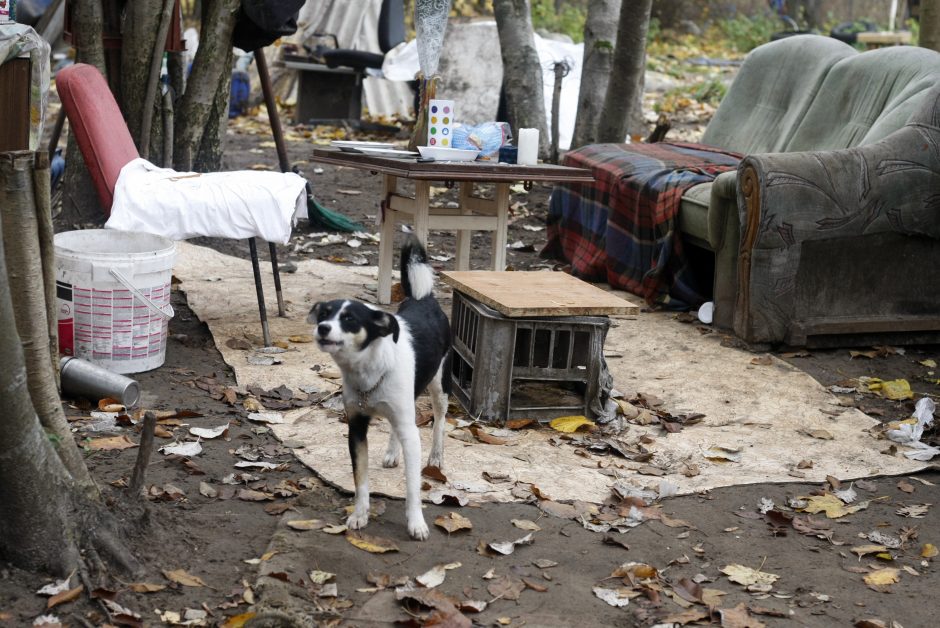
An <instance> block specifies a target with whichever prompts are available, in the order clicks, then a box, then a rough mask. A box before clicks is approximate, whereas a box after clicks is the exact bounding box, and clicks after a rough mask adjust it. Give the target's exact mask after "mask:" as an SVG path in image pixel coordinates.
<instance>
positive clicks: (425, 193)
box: [415, 180, 431, 248]
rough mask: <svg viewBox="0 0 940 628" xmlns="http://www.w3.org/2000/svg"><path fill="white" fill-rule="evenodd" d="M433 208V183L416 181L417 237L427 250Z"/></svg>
mask: <svg viewBox="0 0 940 628" xmlns="http://www.w3.org/2000/svg"><path fill="white" fill-rule="evenodd" d="M430 208H431V182H430V181H421V180H418V181H415V235H416V236H417V237H418V240H419V241H420V242H421V245H422V246H423V247H425V248H427V246H428V222H429V218H428V216H429V214H430Z"/></svg>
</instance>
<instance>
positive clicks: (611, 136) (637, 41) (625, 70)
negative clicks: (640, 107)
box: [597, 0, 653, 143]
mask: <svg viewBox="0 0 940 628" xmlns="http://www.w3.org/2000/svg"><path fill="white" fill-rule="evenodd" d="M652 5H653V0H637V2H623V3H622V5H621V7H620V20H619V23H618V27H617V45H616V47H615V49H614V59H613V66H612V67H611V72H610V83H609V84H608V86H607V96H606V97H605V98H604V108H603V110H602V113H601V119H600V122H599V123H598V127H597V141H599V142H618V143H619V142H623V141H624V139H625V138H626V136H627V126H628V121H629V120H630V119H631V116H633V115H635V113H636V109H637V104H638V102H641V100H640V99H641V98H642V94H643V82H644V72H645V69H646V68H645V65H646V32H647V29H648V27H649V21H650V10H651V8H652Z"/></svg>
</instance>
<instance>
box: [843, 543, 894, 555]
mask: <svg viewBox="0 0 940 628" xmlns="http://www.w3.org/2000/svg"><path fill="white" fill-rule="evenodd" d="M851 551H852V553H853V554H858V557H859V558H861V557H862V556H864V555H865V554H874V553H876V552H886V551H888V548H887V547H885V546H884V545H858V546H856V547H853V548H852V550H851Z"/></svg>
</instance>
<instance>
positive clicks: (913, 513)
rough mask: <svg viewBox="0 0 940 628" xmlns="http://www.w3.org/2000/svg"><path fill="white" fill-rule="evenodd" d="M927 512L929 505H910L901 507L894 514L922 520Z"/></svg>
mask: <svg viewBox="0 0 940 628" xmlns="http://www.w3.org/2000/svg"><path fill="white" fill-rule="evenodd" d="M929 511H930V504H911V505H910V506H903V507H901V508H898V509H897V510H895V511H894V512H895V513H897V514H899V515H901V516H902V517H911V518H914V519H922V518H923V517H926V516H927V513H928V512H929Z"/></svg>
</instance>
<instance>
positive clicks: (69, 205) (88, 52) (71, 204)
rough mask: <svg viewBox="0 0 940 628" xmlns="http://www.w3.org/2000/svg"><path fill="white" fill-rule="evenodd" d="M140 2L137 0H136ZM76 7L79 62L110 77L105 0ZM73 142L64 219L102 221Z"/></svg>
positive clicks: (82, 0) (78, 0)
mask: <svg viewBox="0 0 940 628" xmlns="http://www.w3.org/2000/svg"><path fill="white" fill-rule="evenodd" d="M134 4H137V3H134ZM70 5H71V9H72V32H73V33H74V36H75V39H74V41H73V45H74V47H75V61H76V62H78V63H90V64H91V65H94V66H95V67H97V68H98V69H99V70H100V71H101V73H102V74H103V75H104V76H105V77H107V76H108V72H107V69H106V68H105V62H104V45H103V43H102V39H101V38H102V32H103V31H102V29H103V25H104V15H103V11H102V8H101V0H74V1H73V2H71V3H70ZM69 139H70V141H69V142H68V144H67V145H66V148H65V163H66V164H67V166H66V168H65V175H64V178H63V180H62V187H63V194H62V218H61V220H62V221H63V222H67V223H70V224H73V225H79V224H83V223H89V222H91V223H95V224H100V223H101V222H103V221H104V218H105V215H104V213H103V211H102V209H101V205H100V201H99V200H98V194H97V192H95V187H94V185H93V184H92V182H91V175H90V174H89V173H88V168H87V167H86V166H85V162H84V160H83V159H82V153H81V151H79V149H78V144H77V143H76V142H74V141H71V138H69Z"/></svg>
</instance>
